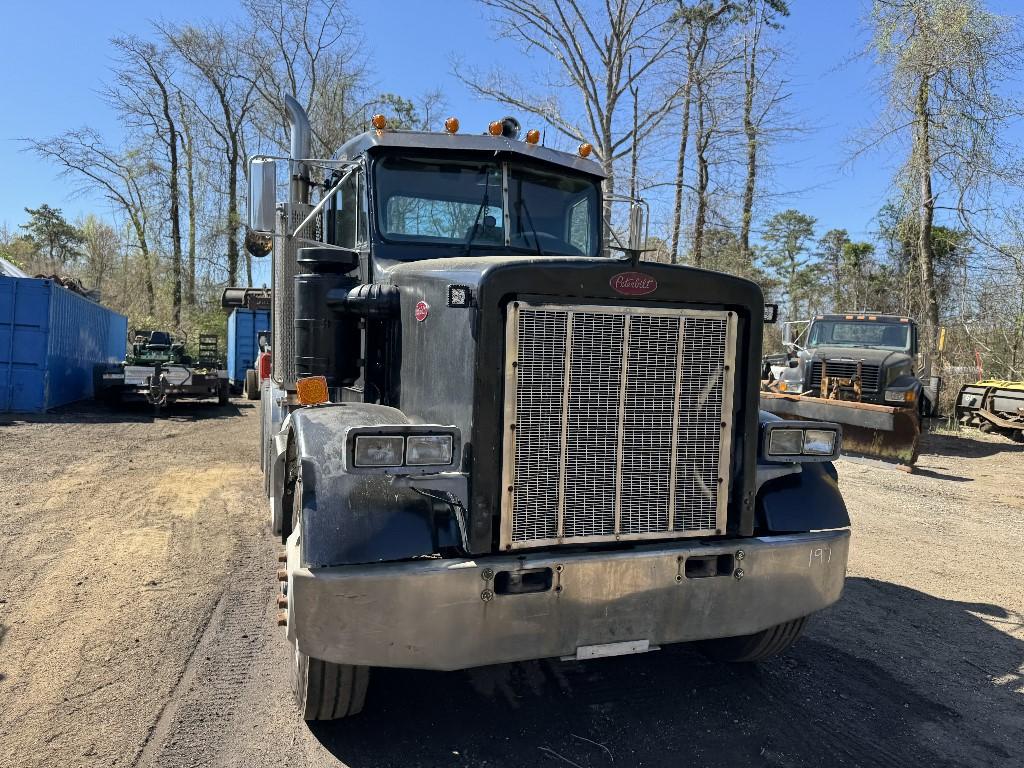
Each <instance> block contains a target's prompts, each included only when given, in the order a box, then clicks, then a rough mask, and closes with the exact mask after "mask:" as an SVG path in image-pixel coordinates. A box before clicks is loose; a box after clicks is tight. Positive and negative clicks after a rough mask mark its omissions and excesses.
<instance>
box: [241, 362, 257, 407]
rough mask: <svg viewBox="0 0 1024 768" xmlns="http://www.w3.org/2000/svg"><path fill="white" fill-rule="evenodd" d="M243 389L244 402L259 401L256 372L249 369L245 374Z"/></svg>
mask: <svg viewBox="0 0 1024 768" xmlns="http://www.w3.org/2000/svg"><path fill="white" fill-rule="evenodd" d="M243 388H244V389H245V399H246V400H259V399H260V383H259V381H258V380H257V378H256V371H255V370H253V369H252V368H250V369H249V370H247V371H246V372H245V384H244V386H243Z"/></svg>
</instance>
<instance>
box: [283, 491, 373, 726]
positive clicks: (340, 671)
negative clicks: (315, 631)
mask: <svg viewBox="0 0 1024 768" xmlns="http://www.w3.org/2000/svg"><path fill="white" fill-rule="evenodd" d="M301 515H302V480H301V478H300V477H299V476H298V473H297V471H296V479H295V481H294V482H293V484H292V521H291V522H292V525H291V527H292V529H293V530H296V529H298V527H299V518H300V517H301ZM300 544H301V542H300ZM369 682H370V668H369V667H357V666H354V665H352V664H335V663H333V662H330V661H324V660H323V659H317V658H314V657H312V656H307V655H306V654H305V653H303V652H302V651H300V650H299V646H298V643H297V642H296V641H294V640H293V641H292V694H293V695H294V696H295V703H296V704H297V705H298V707H299V712H301V713H302V719H303V720H338V719H340V718H343V717H349V716H350V715H357V714H359V713H360V712H362V710H363V703H364V702H365V701H366V687H367V685H368V684H369Z"/></svg>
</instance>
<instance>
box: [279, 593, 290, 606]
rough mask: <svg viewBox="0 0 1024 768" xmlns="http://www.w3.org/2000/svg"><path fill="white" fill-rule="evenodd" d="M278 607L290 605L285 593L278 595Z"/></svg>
mask: <svg viewBox="0 0 1024 768" xmlns="http://www.w3.org/2000/svg"><path fill="white" fill-rule="evenodd" d="M277 607H278V608H287V607H288V598H287V597H285V596H284V595H278V596H277Z"/></svg>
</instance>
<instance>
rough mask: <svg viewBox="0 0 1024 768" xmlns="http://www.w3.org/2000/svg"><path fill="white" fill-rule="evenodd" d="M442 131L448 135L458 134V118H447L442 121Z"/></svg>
mask: <svg viewBox="0 0 1024 768" xmlns="http://www.w3.org/2000/svg"><path fill="white" fill-rule="evenodd" d="M444 129H445V130H446V131H448V133H458V132H459V118H457V117H449V118H448V119H447V120H445V121H444Z"/></svg>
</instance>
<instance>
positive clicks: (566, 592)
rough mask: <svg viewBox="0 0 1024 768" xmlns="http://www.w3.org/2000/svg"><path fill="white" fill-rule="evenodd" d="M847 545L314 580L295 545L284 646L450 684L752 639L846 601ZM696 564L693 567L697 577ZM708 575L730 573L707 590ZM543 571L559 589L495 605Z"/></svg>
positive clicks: (463, 564)
mask: <svg viewBox="0 0 1024 768" xmlns="http://www.w3.org/2000/svg"><path fill="white" fill-rule="evenodd" d="M849 541H850V532H849V531H848V530H839V531H824V532H818V533H804V534H794V535H788V536H772V537H765V538H751V539H734V540H731V541H722V542H715V543H711V544H701V543H696V542H693V543H686V544H684V543H673V544H671V545H666V544H660V545H650V546H646V547H637V548H636V549H633V550H630V551H628V552H597V553H575V554H566V553H558V552H543V553H536V554H528V553H526V554H520V555H518V556H505V555H502V556H494V557H482V558H477V559H475V560H466V559H463V560H418V561H413V562H402V563H377V564H371V565H360V566H346V567H339V568H315V569H308V568H296V567H294V566H296V565H297V558H298V551H297V547H296V546H295V544H294V540H293V541H292V542H290V543H289V553H288V557H289V565H290V566H291V567H290V568H289V570H290V571H291V577H290V579H289V601H288V602H289V608H288V636H289V638H290V639H293V640H297V641H298V647H299V649H300V650H302V651H303V652H305V653H307V654H309V655H311V656H315V657H317V658H321V659H325V660H328V661H334V662H338V663H346V664H365V665H369V666H375V667H411V668H419V669H442V670H452V669H464V668H467V667H476V666H481V665H484V664H496V663H502V662H510V661H523V660H526V659H538V658H547V657H552V656H573V655H576V653H577V649H579V648H581V647H585V646H593V645H604V644H608V643H622V642H626V641H644V640H646V641H648V642H649V643H650V645H652V646H653V645H660V644H665V643H678V642H686V641H691V640H702V639H708V638H715V637H729V636H733V635H745V634H750V633H753V632H757V631H760V630H762V629H766V628H768V627H770V626H773V625H775V624H779V623H781V622H784V621H789V620H791V619H795V618H798V617H800V616H806V615H807V614H810V613H813V612H815V611H819V610H821V609H822V608H825V607H827V606H829V605H831V604H832V603H834V602H835V601H836V600H838V599H839V595H840V594H841V592H842V589H843V580H844V578H845V576H846V559H847V553H848V549H849ZM718 556H722V557H721V558H718ZM698 558H699V560H698ZM687 559H693V563H691V566H697V567H691V569H690V574H689V575H688V573H687V567H686V561H687ZM702 562H703V563H711V562H714V563H715V564H716V565H719V566H721V567H722V568H723V570H724V572H723V573H721V574H719V575H715V576H703V577H698V576H697V574H698V573H699V572H700V571H701V570H702V568H701V567H700V566H701V565H702ZM544 568H550V569H551V579H552V580H551V586H550V588H547V589H544V590H543V591H538V592H532V593H526V594H499V593H500V592H502V591H503V590H502V584H503V583H508V577H507V576H506V577H502V576H501V574H502V572H511V573H512V574H515V573H516V572H518V571H522V570H532V569H544ZM710 569H711V570H714V569H715V567H714V566H711V567H710ZM513 581H514V579H513Z"/></svg>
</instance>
